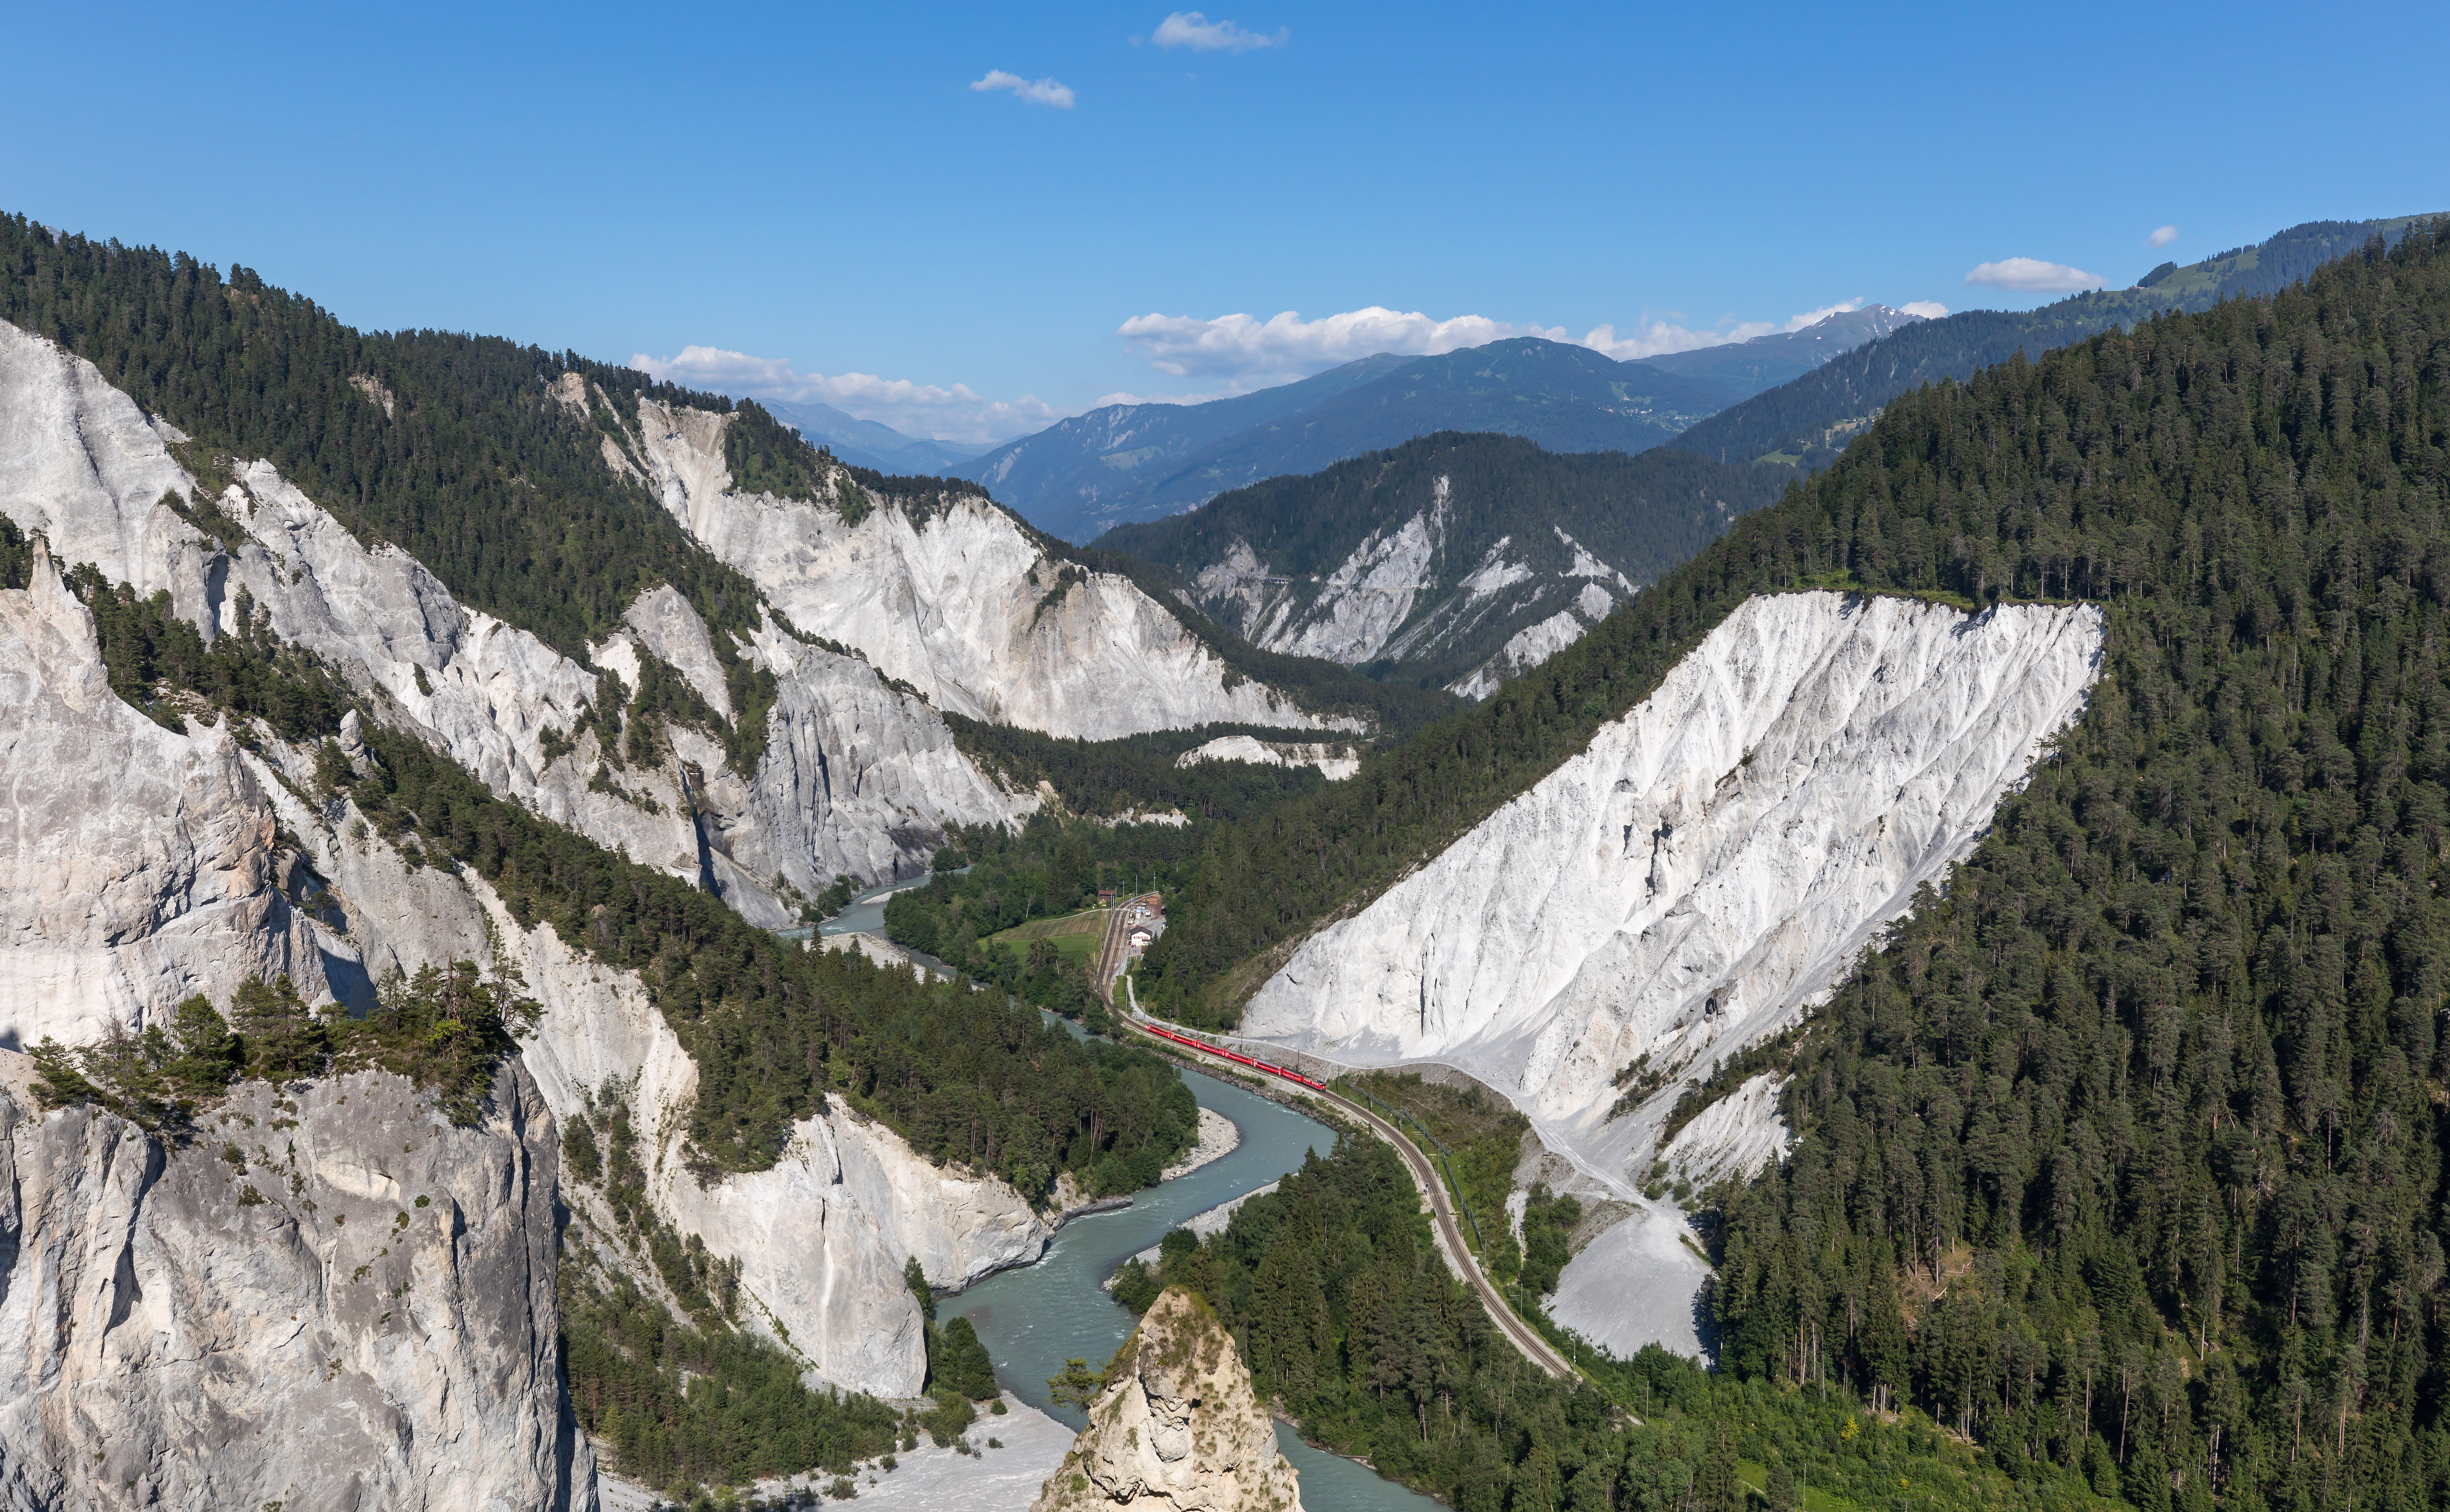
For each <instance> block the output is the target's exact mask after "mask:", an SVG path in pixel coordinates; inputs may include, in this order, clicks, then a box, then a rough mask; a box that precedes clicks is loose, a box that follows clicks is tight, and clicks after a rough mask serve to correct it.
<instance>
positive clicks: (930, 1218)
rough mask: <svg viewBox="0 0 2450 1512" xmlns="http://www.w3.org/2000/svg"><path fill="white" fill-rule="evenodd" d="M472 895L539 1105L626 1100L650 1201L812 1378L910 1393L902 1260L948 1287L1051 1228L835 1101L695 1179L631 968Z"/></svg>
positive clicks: (1007, 1195) (661, 1051)
mask: <svg viewBox="0 0 2450 1512" xmlns="http://www.w3.org/2000/svg"><path fill="white" fill-rule="evenodd" d="M480 896H482V897H483V898H484V901H485V903H486V906H487V908H488V910H489V912H490V915H491V917H492V920H493V924H494V927H495V930H496V933H497V936H498V937H499V938H500V939H501V940H503V941H504V942H505V945H506V948H507V949H508V950H509V951H510V952H511V954H512V956H513V958H514V959H515V960H516V961H517V962H518V964H519V966H520V968H521V971H522V974H523V975H524V976H525V977H526V979H527V980H528V983H529V986H530V990H531V991H532V992H533V994H534V995H535V998H536V999H537V1001H538V1002H540V1003H542V1004H543V1006H544V1010H545V1011H544V1018H543V1021H542V1023H541V1025H540V1027H539V1029H538V1032H537V1034H536V1035H535V1037H534V1038H532V1039H530V1040H529V1041H528V1043H527V1047H526V1051H525V1055H526V1059H527V1062H528V1064H529V1065H530V1066H531V1067H532V1068H534V1070H535V1076H536V1080H537V1082H538V1084H539V1085H540V1086H541V1087H542V1088H543V1090H544V1096H545V1099H546V1101H547V1102H548V1103H549V1104H551V1105H552V1106H553V1108H554V1111H555V1112H556V1113H557V1114H558V1115H561V1116H563V1117H565V1118H566V1117H570V1116H573V1115H576V1114H577V1113H578V1112H579V1111H580V1110H581V1109H582V1108H584V1107H586V1106H587V1105H588V1104H589V1102H590V1100H591V1099H595V1100H596V1101H598V1102H599V1103H600V1102H601V1100H602V1099H605V1098H615V1099H619V1100H621V1101H624V1102H626V1103H627V1104H628V1106H629V1109H630V1116H631V1120H632V1126H633V1127H634V1128H636V1129H638V1130H639V1131H640V1137H641V1143H642V1144H643V1145H644V1147H645V1148H644V1150H643V1151H642V1156H643V1160H644V1163H645V1165H646V1167H647V1192H648V1196H649V1199H650V1200H651V1202H653V1204H654V1205H655V1208H656V1210H657V1211H658V1212H661V1213H663V1214H664V1215H665V1217H666V1218H667V1219H668V1220H669V1221H670V1222H671V1224H672V1225H673V1227H674V1228H675V1229H677V1230H678V1231H681V1232H682V1233H684V1234H696V1235H698V1236H699V1237H700V1238H702V1239H704V1240H705V1241H706V1245H707V1248H708V1250H710V1251H711V1252H712V1253H713V1254H715V1255H717V1256H719V1257H723V1258H728V1259H736V1260H738V1261H739V1262H740V1265H741V1274H740V1283H741V1287H742V1289H743V1291H744V1292H745V1293H746V1294H747V1295H748V1296H749V1299H750V1308H749V1315H748V1317H747V1318H746V1319H745V1320H744V1321H746V1322H747V1323H748V1324H749V1326H750V1327H751V1328H756V1329H757V1330H758V1331H759V1332H761V1333H764V1334H765V1335H766V1336H767V1337H768V1338H771V1339H774V1340H775V1341H777V1342H778V1343H785V1344H787V1345H788V1346H789V1347H791V1348H793V1349H795V1350H797V1351H798V1352H799V1354H800V1355H801V1357H802V1358H804V1359H805V1360H807V1363H808V1366H809V1367H810V1368H811V1369H812V1370H813V1371H815V1372H816V1373H817V1374H818V1375H819V1376H822V1377H823V1378H824V1379H825V1380H826V1381H827V1382H828V1383H830V1384H832V1385H834V1386H841V1387H844V1388H846V1389H848V1390H856V1391H871V1392H875V1393H876V1394H878V1395H880V1396H889V1397H906V1396H915V1395H917V1394H918V1391H919V1387H920V1385H921V1383H922V1381H923V1380H924V1376H925V1370H926V1352H925V1347H924V1339H923V1336H922V1328H923V1321H922V1319H921V1317H920V1314H919V1305H918V1302H917V1300H916V1299H915V1298H913V1297H912V1296H911V1295H910V1292H909V1290H908V1289H907V1288H906V1287H905V1286H904V1284H903V1277H902V1268H903V1265H904V1262H905V1261H906V1260H908V1259H909V1258H911V1257H912V1256H916V1257H917V1258H918V1260H919V1263H920V1265H921V1266H922V1268H924V1270H925V1271H926V1273H927V1276H928V1278H929V1279H930V1280H931V1281H933V1282H935V1283H936V1284H938V1285H940V1286H962V1285H966V1284H967V1283H969V1282H971V1281H974V1280H976V1279H978V1278H979V1277H981V1276H983V1275H986V1274H988V1273H990V1272H992V1271H995V1270H1003V1269H1005V1268H1007V1267H1010V1266H1015V1265H1022V1264H1026V1263H1028V1262H1029V1261H1032V1260H1035V1259H1037V1258H1038V1257H1039V1255H1040V1253H1042V1252H1043V1251H1044V1250H1045V1248H1046V1243H1047V1240H1048V1239H1049V1238H1050V1237H1051V1236H1052V1232H1053V1231H1052V1230H1051V1229H1050V1228H1049V1227H1048V1225H1047V1224H1046V1223H1045V1222H1044V1221H1043V1220H1042V1219H1040V1217H1039V1216H1038V1214H1037V1213H1036V1212H1033V1211H1032V1210H1031V1208H1030V1206H1029V1204H1028V1202H1027V1201H1025V1200H1024V1199H1023V1198H1022V1197H1021V1194H1020V1193H1019V1192H1015V1191H1014V1190H1013V1189H1012V1188H1011V1187H1010V1186H1009V1185H1007V1184H1006V1183H1005V1182H1003V1181H1001V1180H1000V1179H997V1178H995V1177H991V1176H989V1177H978V1176H965V1175H963V1174H962V1173H960V1172H958V1171H955V1170H951V1169H939V1168H937V1167H934V1166H931V1165H929V1164H928V1163H927V1162H926V1161H925V1160H924V1159H922V1158H920V1157H919V1155H918V1154H916V1153H914V1152H913V1151H912V1150H911V1149H910V1147H909V1146H908V1145H907V1144H905V1143H904V1141H903V1140H902V1138H901V1137H900V1136H899V1135H897V1134H894V1133H893V1132H892V1131H890V1130H888V1129H886V1128H885V1127H884V1126H883V1125H881V1124H878V1123H875V1122H874V1121H872V1120H866V1119H864V1118H862V1117H860V1116H859V1115H854V1114H853V1113H851V1112H850V1111H849V1110H848V1109H847V1108H846V1107H845V1106H843V1105H841V1104H840V1103H835V1104H833V1105H831V1106H829V1107H828V1108H827V1110H826V1112H825V1113H824V1114H822V1115H818V1116H816V1117H812V1118H804V1119H801V1120H800V1121H799V1122H798V1123H797V1124H795V1125H793V1127H792V1130H791V1135H790V1140H789V1143H788V1145H787V1148H786V1149H785V1151H784V1154H783V1158H782V1159H781V1160H780V1161H779V1162H777V1163H776V1164H775V1165H774V1166H773V1167H772V1168H771V1169H769V1170H766V1171H760V1172H752V1173H746V1174H731V1175H725V1176H721V1177H719V1178H717V1179H713V1180H710V1181H709V1182H707V1183H706V1184H704V1185H701V1184H700V1182H699V1180H698V1178H697V1177H696V1176H695V1175H694V1174H692V1173H690V1170H689V1169H688V1166H687V1163H686V1159H685V1154H686V1151H685V1149H684V1142H685V1139H686V1136H687V1118H688V1113H689V1108H690V1101H691V1099H692V1097H693V1096H694V1095H695V1093H696V1089H697V1068H696V1067H695V1065H693V1064H692V1063H691V1062H690V1058H689V1055H688V1053H687V1052H686V1051H684V1050H683V1049H682V1048H681V1044H680V1041H679V1040H678V1039H677V1038H676V1037H674V1036H673V1034H672V1032H671V1026H670V1025H668V1024H666V1023H665V1022H664V1019H663V1016H662V1015H661V1014H660V1013H659V1012H657V1011H656V1010H655V1008H654V1007H653V1006H652V1005H651V1003H649V1002H648V1001H647V998H646V994H645V992H644V991H643V990H642V989H641V988H640V987H639V984H638V982H637V980H636V979H635V978H633V977H631V976H629V975H628V974H627V973H619V972H613V971H611V970H608V969H606V968H604V967H602V966H599V965H597V964H595V963H593V962H592V961H588V960H583V959H580V958H578V957H577V956H575V955H574V953H573V952H572V951H570V950H569V949H568V947H566V946H564V945H563V944H562V942H561V940H560V939H559V938H558V937H557V936H555V935H554V934H553V933H552V932H551V931H549V930H545V929H535V930H523V929H521V928H520V927H519V925H518V923H517V921H515V920H513V919H512V918H511V917H510V915H509V913H508V911H507V910H505V909H503V908H501V906H500V905H499V903H498V902H496V901H494V900H493V898H492V897H491V894H490V892H489V891H487V892H482V893H481V894H480ZM571 1199H572V1202H573V1205H574V1207H576V1208H577V1209H578V1210H579V1211H580V1212H583V1213H586V1214H588V1215H589V1217H590V1219H591V1221H590V1223H589V1224H588V1228H589V1230H590V1232H589V1233H588V1234H587V1235H586V1236H585V1237H586V1239H587V1242H590V1243H593V1245H594V1246H595V1247H596V1249H597V1250H598V1252H599V1253H607V1254H609V1255H610V1256H611V1257H612V1258H613V1259H614V1260H615V1262H616V1263H618V1264H620V1265H621V1266H623V1267H624V1268H625V1269H628V1270H632V1271H633V1272H645V1271H651V1264H650V1262H648V1260H647V1259H646V1257H645V1255H644V1254H643V1253H641V1252H638V1251H637V1250H635V1248H634V1247H632V1246H629V1245H628V1244H627V1242H626V1241H625V1240H624V1239H622V1238H621V1237H620V1236H619V1234H618V1233H617V1231H616V1230H615V1228H614V1226H613V1225H612V1224H611V1223H610V1222H609V1221H608V1220H607V1219H606V1218H605V1217H604V1216H603V1215H602V1211H601V1208H600V1205H599V1204H596V1203H594V1202H593V1200H592V1198H591V1197H590V1195H589V1194H588V1193H587V1192H584V1191H574V1192H572V1193H571Z"/></svg>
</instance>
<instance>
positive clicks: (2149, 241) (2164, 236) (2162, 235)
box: [2144, 225, 2178, 247]
mask: <svg viewBox="0 0 2450 1512" xmlns="http://www.w3.org/2000/svg"><path fill="white" fill-rule="evenodd" d="M2176 240H2178V228H2177V227H2176V226H2174V225H2165V226H2163V227H2161V229H2159V230H2158V231H2155V232H2153V233H2152V234H2151V235H2150V236H2148V237H2146V238H2145V239H2144V244H2145V245H2146V246H2154V247H2161V246H2168V244H2169V243H2170V242H2175V241H2176Z"/></svg>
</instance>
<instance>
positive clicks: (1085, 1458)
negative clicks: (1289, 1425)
mask: <svg viewBox="0 0 2450 1512" xmlns="http://www.w3.org/2000/svg"><path fill="white" fill-rule="evenodd" d="M1143 1499H1145V1500H1143ZM1300 1505H1301V1487H1300V1485H1299V1484H1298V1483H1296V1481H1295V1479H1294V1475H1293V1466H1292V1465H1291V1464H1286V1463H1285V1458H1284V1456H1283V1455H1282V1454H1280V1453H1278V1452H1277V1449H1276V1435H1275V1427H1274V1423H1273V1422H1272V1421H1271V1420H1270V1418H1269V1416H1268V1413H1267V1409H1266V1408H1264V1407H1262V1406H1261V1405H1259V1400H1258V1396H1257V1394H1256V1393H1255V1392H1254V1391H1253V1390H1252V1388H1251V1373H1250V1372H1249V1371H1248V1370H1246V1369H1244V1368H1243V1366H1242V1356H1241V1354H1240V1352H1239V1351H1238V1350H1236V1349H1235V1347H1234V1339H1233V1336H1232V1335H1231V1334H1229V1333H1227V1332H1226V1331H1225V1326H1224V1324H1222V1323H1221V1322H1219V1321H1218V1320H1217V1317H1216V1314H1215V1312H1214V1311H1213V1310H1211V1309H1210V1308H1209V1306H1208V1304H1207V1303H1205V1302H1203V1301H1201V1300H1200V1299H1199V1298H1197V1297H1196V1296H1194V1295H1193V1294H1192V1293H1190V1292H1188V1291H1185V1290H1184V1289H1181V1288H1179V1287H1169V1288H1167V1289H1165V1291H1164V1292H1163V1293H1161V1294H1160V1295H1159V1296H1158V1297H1157V1301H1156V1302H1155V1303H1154V1304H1152V1305H1151V1306H1150V1308H1149V1310H1148V1313H1147V1315H1146V1316H1144V1317H1142V1318H1141V1319H1140V1324H1139V1327H1138V1328H1135V1329H1134V1330H1133V1331H1132V1336H1131V1337H1130V1338H1129V1339H1126V1340H1124V1341H1123V1347H1122V1348H1121V1349H1120V1350H1119V1351H1118V1352H1117V1353H1116V1355H1115V1359H1114V1363H1113V1364H1112V1365H1110V1366H1108V1367H1107V1369H1106V1388H1105V1390H1104V1391H1103V1392H1102V1393H1100V1394H1099V1397H1098V1400H1097V1401H1096V1402H1094V1403H1092V1404H1091V1405H1090V1407H1089V1425H1088V1426H1087V1427H1084V1428H1082V1429H1081V1430H1080V1436H1079V1439H1077V1440H1075V1441H1074V1442H1073V1445H1072V1452H1071V1453H1070V1454H1069V1455H1067V1456H1066V1457H1065V1458H1064V1461H1063V1465H1062V1467H1061V1468H1060V1469H1059V1470H1057V1471H1056V1472H1055V1474H1054V1475H1052V1476H1051V1477H1049V1478H1048V1479H1047V1482H1046V1485H1045V1488H1044V1489H1043V1490H1041V1491H1040V1492H1039V1494H1038V1500H1037V1501H1036V1502H1031V1503H1030V1512H1083V1509H1089V1508H1100V1507H1116V1506H1134V1507H1138V1506H1148V1507H1161V1508H1167V1509H1170V1512H1295V1509H1297V1508H1299V1507H1300Z"/></svg>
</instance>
